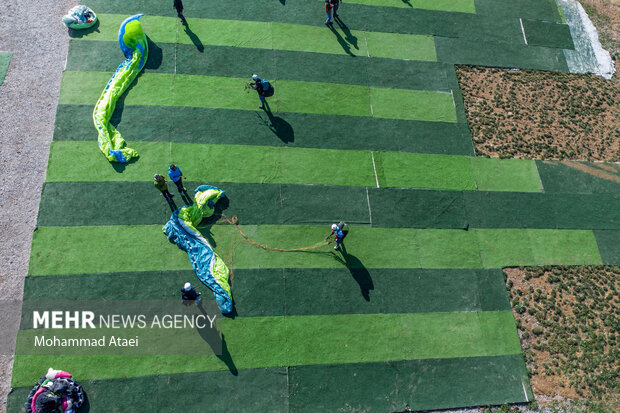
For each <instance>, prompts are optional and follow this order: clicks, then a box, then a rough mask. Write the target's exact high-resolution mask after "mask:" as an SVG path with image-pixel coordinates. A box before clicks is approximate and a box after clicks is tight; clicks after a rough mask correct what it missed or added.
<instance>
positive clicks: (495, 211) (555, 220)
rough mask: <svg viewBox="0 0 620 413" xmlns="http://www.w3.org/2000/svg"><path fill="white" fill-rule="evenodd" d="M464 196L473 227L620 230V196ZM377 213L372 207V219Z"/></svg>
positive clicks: (494, 193) (519, 194)
mask: <svg viewBox="0 0 620 413" xmlns="http://www.w3.org/2000/svg"><path fill="white" fill-rule="evenodd" d="M463 196H464V198H465V205H466V206H467V216H468V218H469V225H470V226H471V227H472V228H563V229H620V195H611V194H599V195H595V196H592V195H581V194H528V193H512V192H506V193H504V192H482V191H481V192H472V191H469V192H464V193H463ZM371 205H372V204H371ZM375 215H376V214H375V212H374V210H373V221H374V220H375V218H374V217H375Z"/></svg>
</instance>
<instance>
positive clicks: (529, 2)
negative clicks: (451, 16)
mask: <svg viewBox="0 0 620 413" xmlns="http://www.w3.org/2000/svg"><path fill="white" fill-rule="evenodd" d="M475 1H476V13H477V14H479V15H483V16H487V15H488V16H492V17H494V18H496V19H500V18H502V17H504V16H510V17H516V18H517V19H518V18H519V17H526V18H529V19H538V20H547V21H554V22H559V21H561V17H560V14H559V12H558V8H557V3H556V2H555V1H554V0H518V1H508V0H502V1H498V0H475Z"/></svg>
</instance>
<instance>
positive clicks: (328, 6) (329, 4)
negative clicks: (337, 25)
mask: <svg viewBox="0 0 620 413" xmlns="http://www.w3.org/2000/svg"><path fill="white" fill-rule="evenodd" d="M333 10H334V5H333V4H332V2H331V0H325V13H326V14H327V20H325V26H329V25H331V24H333V23H332V12H333Z"/></svg>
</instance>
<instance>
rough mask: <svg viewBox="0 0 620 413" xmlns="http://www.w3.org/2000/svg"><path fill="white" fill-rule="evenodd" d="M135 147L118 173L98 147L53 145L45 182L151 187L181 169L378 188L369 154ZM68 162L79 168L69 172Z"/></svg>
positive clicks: (189, 174)
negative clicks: (168, 171)
mask: <svg viewBox="0 0 620 413" xmlns="http://www.w3.org/2000/svg"><path fill="white" fill-rule="evenodd" d="M132 147H134V148H135V149H137V150H138V152H139V153H140V158H139V160H138V161H136V162H135V163H132V164H131V165H127V166H126V167H125V169H124V171H123V172H122V173H119V172H117V171H116V170H115V169H114V166H113V165H110V164H109V163H108V162H107V160H106V159H105V157H103V156H101V153H99V151H98V150H97V143H96V142H72V141H57V142H53V143H52V145H51V150H50V159H49V164H48V170H47V181H48V182H62V181H82V182H84V181H90V182H92V181H99V182H102V181H108V182H109V181H150V180H152V177H153V174H154V173H156V172H159V173H165V170H164V169H165V168H166V165H169V164H170V163H178V164H179V165H183V172H184V175H185V176H186V179H189V180H192V181H205V182H245V183H291V184H292V183H295V184H317V185H351V186H375V175H374V171H373V168H372V157H371V154H370V152H368V151H345V150H327V149H311V148H286V147H271V146H243V145H198V144H191V143H168V142H132ZM67 159H75V160H79V162H75V163H72V165H71V167H70V168H68V167H67Z"/></svg>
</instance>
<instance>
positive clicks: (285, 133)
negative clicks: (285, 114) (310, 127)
mask: <svg viewBox="0 0 620 413" xmlns="http://www.w3.org/2000/svg"><path fill="white" fill-rule="evenodd" d="M266 113H267V117H268V118H269V121H266V120H265V119H264V118H263V117H262V116H261V115H260V114H259V113H257V114H256V116H258V118H259V119H260V121H261V122H262V123H263V125H265V126H267V127H268V128H269V130H270V131H271V132H273V133H274V135H276V136H277V137H278V138H280V140H281V141H282V142H284V143H289V142H293V141H294V140H295V130H293V127H292V126H291V124H290V123H288V122H287V121H285V120H284V119H282V118H281V117H279V116H274V115H273V113H272V112H271V111H266Z"/></svg>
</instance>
